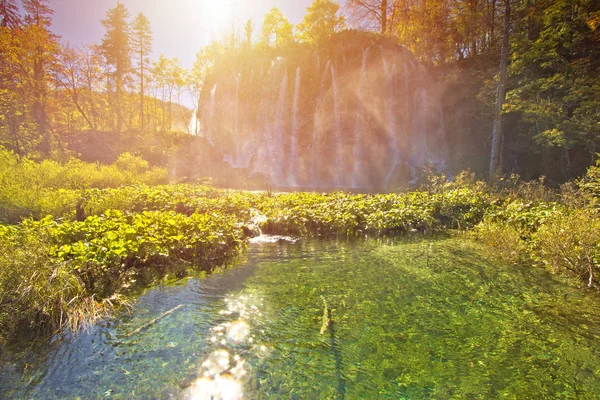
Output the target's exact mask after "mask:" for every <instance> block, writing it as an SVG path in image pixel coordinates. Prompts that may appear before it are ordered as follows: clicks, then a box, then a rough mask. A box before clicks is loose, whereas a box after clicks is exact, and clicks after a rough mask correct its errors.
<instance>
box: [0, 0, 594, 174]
mask: <svg viewBox="0 0 600 400" xmlns="http://www.w3.org/2000/svg"><path fill="white" fill-rule="evenodd" d="M52 14H53V11H52V9H51V8H50V4H49V2H48V1H47V0H24V1H23V2H22V4H19V2H18V1H16V0H2V1H1V2H0V25H1V28H0V48H1V50H0V57H1V60H0V61H1V62H0V99H1V100H0V145H2V146H4V147H5V148H7V149H9V150H12V151H14V152H15V153H16V154H18V155H19V156H28V157H33V158H34V159H45V158H51V159H55V160H58V161H60V160H63V161H65V160H67V159H68V158H70V157H73V156H75V157H80V158H82V159H84V160H86V161H100V162H103V163H111V162H113V161H114V160H116V158H117V157H118V155H119V154H121V153H123V152H127V151H128V152H132V153H135V154H137V155H139V156H141V157H143V158H145V159H147V160H148V161H150V162H151V164H153V165H158V166H167V165H169V160H170V158H171V157H172V156H173V155H174V154H176V151H177V148H180V147H182V145H183V144H186V146H183V147H185V148H186V150H187V153H188V154H187V156H188V157H192V154H189V153H191V152H190V151H189V146H188V144H189V143H190V142H191V141H200V142H201V140H200V139H194V138H192V136H191V135H196V134H201V132H200V131H201V129H202V126H201V125H202V124H201V122H195V123H190V121H195V120H196V119H192V114H193V111H192V110H189V109H187V108H186V107H183V106H181V105H180V104H181V103H182V98H184V97H185V98H189V99H192V101H193V102H194V106H195V107H196V106H198V104H200V103H201V102H202V101H206V98H207V96H209V94H210V93H209V92H210V90H211V87H209V85H204V83H205V82H210V81H211V79H214V78H213V77H214V75H215V74H219V73H223V71H226V70H228V69H231V68H234V67H235V66H236V65H239V64H240V63H245V64H246V65H248V64H252V63H253V62H254V61H257V62H258V60H260V59H263V58H265V57H270V58H274V57H278V56H281V57H293V54H294V53H295V52H297V51H298V50H299V49H300V48H304V49H310V48H313V47H315V46H319V45H323V44H324V45H326V46H332V47H339V46H343V40H345V39H346V38H347V37H348V36H344V35H342V34H341V33H340V32H342V31H345V30H348V29H350V28H354V29H359V30H362V31H367V32H371V35H373V36H381V37H385V40H388V41H390V42H393V43H398V44H400V45H402V46H405V47H406V48H407V49H409V50H410V51H411V52H412V53H413V54H414V55H415V56H416V57H417V59H418V60H419V61H421V62H422V63H423V64H424V65H426V66H427V69H428V70H429V72H430V73H431V74H432V75H433V76H434V77H435V79H436V80H437V81H438V83H440V84H441V85H442V87H443V88H444V90H443V94H442V103H443V110H444V117H445V125H446V132H447V136H448V145H449V153H450V169H451V171H450V172H451V173H453V174H455V173H458V172H459V171H461V170H463V169H467V168H471V169H473V170H474V171H476V172H478V173H481V174H486V173H488V171H490V172H492V173H497V172H500V171H501V172H504V173H516V174H519V175H521V176H523V177H525V178H528V179H534V178H538V177H540V176H546V177H547V178H548V179H549V181H550V182H554V183H560V182H564V181H567V180H569V179H571V178H574V177H576V176H580V175H582V174H583V173H584V172H585V169H586V168H587V167H588V166H590V165H593V163H594V161H595V158H596V152H597V151H598V149H597V147H598V141H599V138H600V125H599V122H598V121H600V111H599V109H598V107H597V104H598V102H599V100H600V99H599V97H600V94H599V93H600V71H599V68H600V55H599V53H600V29H598V27H599V26H600V5H599V4H598V3H597V2H596V1H593V0H538V1H532V0H526V1H525V0H523V1H522V0H505V1H497V0H469V1H462V0H453V1H443V2H442V1H427V0H414V1H410V0H389V1H388V0H350V1H348V2H347V3H346V5H345V6H344V8H343V9H342V8H340V5H339V4H337V3H335V2H333V1H331V0H316V1H315V2H314V3H313V4H312V5H311V6H310V7H309V8H308V9H307V12H306V15H305V17H304V20H303V21H302V22H301V23H300V24H299V25H297V26H294V25H292V24H291V23H290V22H289V21H288V19H287V18H286V17H285V16H284V15H283V14H282V13H281V12H280V11H279V10H278V9H277V8H273V9H272V10H271V11H270V12H269V13H268V14H267V15H266V16H265V18H264V24H263V26H262V27H261V28H260V29H257V32H256V33H255V32H254V30H255V29H254V27H253V25H252V21H248V23H247V24H246V25H245V26H244V27H243V28H242V27H235V26H233V27H232V30H231V32H225V33H224V34H223V37H222V39H221V40H219V41H216V42H213V43H212V44H210V45H209V46H207V47H206V48H204V49H201V50H200V51H199V53H198V55H197V59H196V63H195V64H194V66H193V68H191V69H190V70H186V69H184V68H182V66H181V63H180V62H179V61H178V60H177V59H168V58H166V57H164V56H160V57H158V59H156V60H151V59H150V57H151V54H152V39H153V35H152V28H151V24H150V21H148V19H147V18H146V17H145V16H144V15H143V14H141V13H140V14H139V15H137V16H135V17H134V18H132V16H131V15H130V14H129V12H128V10H127V9H126V7H125V6H124V5H123V4H120V3H119V4H118V5H117V6H116V7H114V8H112V9H110V10H109V11H108V13H107V14H106V16H105V17H104V19H103V20H102V24H103V25H104V27H105V28H106V32H105V35H104V37H103V38H102V40H101V42H100V43H97V44H90V45H89V46H85V47H82V48H73V47H72V46H70V45H69V44H68V43H65V42H61V38H60V37H58V36H57V35H56V34H54V33H53V32H52V30H51V24H52ZM342 33H343V32H342ZM200 117H201V116H200ZM203 146H204V148H205V147H206V144H205V143H203V144H201V145H200V147H203ZM205 152H206V151H205ZM209 158H210V157H209ZM213 158H214V157H213ZM218 158H219V157H217V159H218ZM490 159H491V162H490ZM211 162H213V163H215V162H218V161H215V159H212V158H211ZM196 164H198V165H202V164H203V163H202V162H197V163H196ZM204 164H206V162H205V163H204ZM190 173H192V172H190V171H185V173H182V174H184V175H185V174H190ZM195 174H200V175H202V172H195Z"/></svg>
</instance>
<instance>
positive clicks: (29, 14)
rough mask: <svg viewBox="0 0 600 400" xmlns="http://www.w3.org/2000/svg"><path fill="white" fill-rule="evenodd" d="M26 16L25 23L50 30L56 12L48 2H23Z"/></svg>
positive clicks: (42, 0)
mask: <svg viewBox="0 0 600 400" xmlns="http://www.w3.org/2000/svg"><path fill="white" fill-rule="evenodd" d="M23 8H24V9H25V12H26V16H25V22H26V23H27V24H29V25H36V26H39V27H44V28H50V25H52V14H54V11H53V10H52V9H51V8H50V6H49V5H48V0H23Z"/></svg>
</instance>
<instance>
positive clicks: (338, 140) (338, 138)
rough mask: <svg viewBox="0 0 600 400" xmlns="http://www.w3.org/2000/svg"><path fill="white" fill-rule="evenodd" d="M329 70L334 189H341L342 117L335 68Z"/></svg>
mask: <svg viewBox="0 0 600 400" xmlns="http://www.w3.org/2000/svg"><path fill="white" fill-rule="evenodd" d="M329 68H330V69H331V87H332V89H333V96H332V97H333V115H334V119H335V165H334V171H333V175H334V179H335V180H334V186H335V187H343V186H344V182H343V181H344V166H343V164H342V162H343V161H342V157H343V154H342V151H343V149H342V128H341V123H342V116H341V115H340V105H339V101H340V98H339V89H338V85H337V81H336V79H335V68H334V67H333V65H330V66H329Z"/></svg>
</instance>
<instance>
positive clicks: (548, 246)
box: [532, 209, 600, 288]
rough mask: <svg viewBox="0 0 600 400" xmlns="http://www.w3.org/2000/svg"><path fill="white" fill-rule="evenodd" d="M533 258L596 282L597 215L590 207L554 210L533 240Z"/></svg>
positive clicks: (599, 261) (599, 268) (599, 267)
mask: <svg viewBox="0 0 600 400" xmlns="http://www.w3.org/2000/svg"><path fill="white" fill-rule="evenodd" d="M532 242H533V243H532V246H533V249H534V252H533V254H534V260H536V261H537V262H539V263H541V264H543V265H545V266H547V267H548V268H550V269H551V270H553V271H555V272H570V273H572V274H573V275H575V276H578V277H579V278H581V279H582V280H585V281H587V282H588V286H589V287H590V288H591V287H593V286H594V285H596V284H597V282H596V281H595V278H596V276H597V274H598V273H600V216H598V212H597V211H596V210H592V209H582V210H572V211H570V212H565V213H561V214H555V215H554V216H552V217H551V218H549V219H548V220H547V221H546V223H545V224H544V225H543V226H541V227H540V229H539V230H538V231H537V232H536V234H535V235H534V237H533V240H532Z"/></svg>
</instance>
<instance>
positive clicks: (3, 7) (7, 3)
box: [0, 0, 21, 28]
mask: <svg viewBox="0 0 600 400" xmlns="http://www.w3.org/2000/svg"><path fill="white" fill-rule="evenodd" d="M20 23H21V17H20V16H19V6H18V5H17V2H16V1H15V0H0V26H2V27H4V28H16V27H17V26H18V25H19V24H20Z"/></svg>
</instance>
